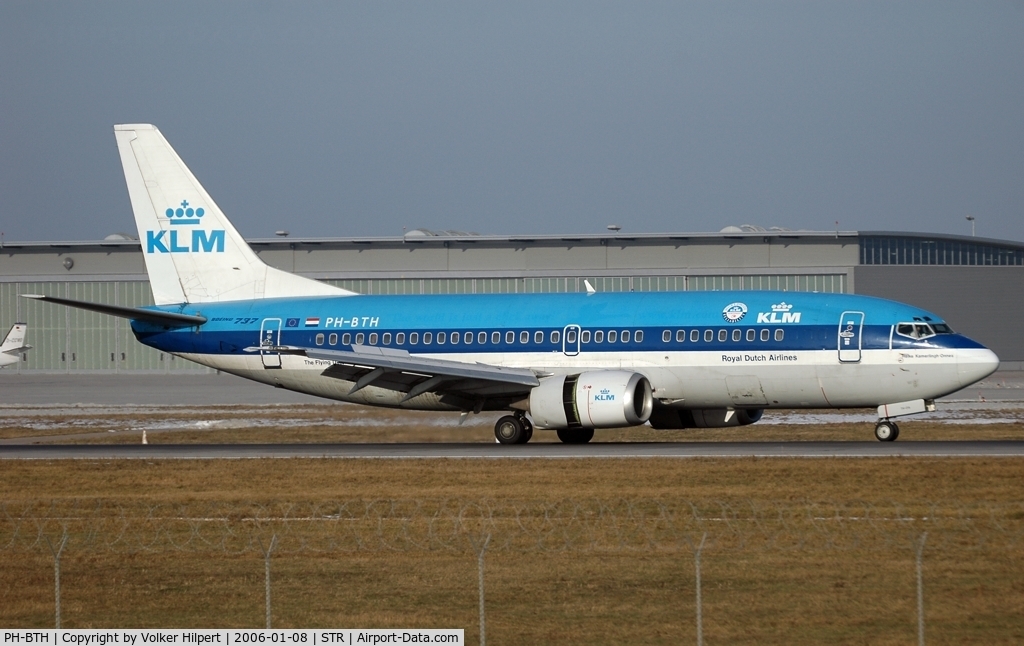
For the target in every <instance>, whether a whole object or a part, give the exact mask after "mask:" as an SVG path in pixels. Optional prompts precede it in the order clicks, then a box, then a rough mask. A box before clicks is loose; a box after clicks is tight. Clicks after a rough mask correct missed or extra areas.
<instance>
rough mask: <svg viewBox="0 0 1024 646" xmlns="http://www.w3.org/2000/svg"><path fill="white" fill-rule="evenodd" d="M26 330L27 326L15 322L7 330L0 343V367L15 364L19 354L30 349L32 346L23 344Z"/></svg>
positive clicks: (19, 356)
mask: <svg viewBox="0 0 1024 646" xmlns="http://www.w3.org/2000/svg"><path fill="white" fill-rule="evenodd" d="M26 332H28V326H27V325H25V324H24V323H15V324H14V325H12V326H11V329H10V330H8V332H7V336H6V337H4V340H3V343H0V368H2V367H4V366H11V365H15V364H17V363H18V360H19V359H21V355H22V354H23V353H25V352H27V351H28V350H31V349H32V346H30V345H25V333H26Z"/></svg>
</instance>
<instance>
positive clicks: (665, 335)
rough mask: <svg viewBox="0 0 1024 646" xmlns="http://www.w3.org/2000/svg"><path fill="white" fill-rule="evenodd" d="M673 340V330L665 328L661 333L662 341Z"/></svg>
mask: <svg viewBox="0 0 1024 646" xmlns="http://www.w3.org/2000/svg"><path fill="white" fill-rule="evenodd" d="M671 340H672V331H671V330H665V331H664V332H662V333H661V342H662V343H668V342H669V341H671Z"/></svg>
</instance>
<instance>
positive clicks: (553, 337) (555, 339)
mask: <svg viewBox="0 0 1024 646" xmlns="http://www.w3.org/2000/svg"><path fill="white" fill-rule="evenodd" d="M550 338H551V342H552V343H558V342H559V341H560V340H561V338H562V335H561V334H560V333H559V332H558V330H552V331H551V336H550Z"/></svg>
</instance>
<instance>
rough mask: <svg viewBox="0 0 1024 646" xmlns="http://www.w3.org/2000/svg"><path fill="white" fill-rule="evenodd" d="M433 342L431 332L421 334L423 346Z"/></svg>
mask: <svg viewBox="0 0 1024 646" xmlns="http://www.w3.org/2000/svg"><path fill="white" fill-rule="evenodd" d="M433 340H434V333H433V332H424V333H423V345H430V342H431V341H433Z"/></svg>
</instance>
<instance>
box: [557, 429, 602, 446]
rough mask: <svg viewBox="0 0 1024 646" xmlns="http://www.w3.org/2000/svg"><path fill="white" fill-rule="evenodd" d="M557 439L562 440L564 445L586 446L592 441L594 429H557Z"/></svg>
mask: <svg viewBox="0 0 1024 646" xmlns="http://www.w3.org/2000/svg"><path fill="white" fill-rule="evenodd" d="M558 439H560V440H562V442H563V443H565V444H586V443H587V442H589V441H590V440H592V439H594V429H592V428H560V429H558Z"/></svg>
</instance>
